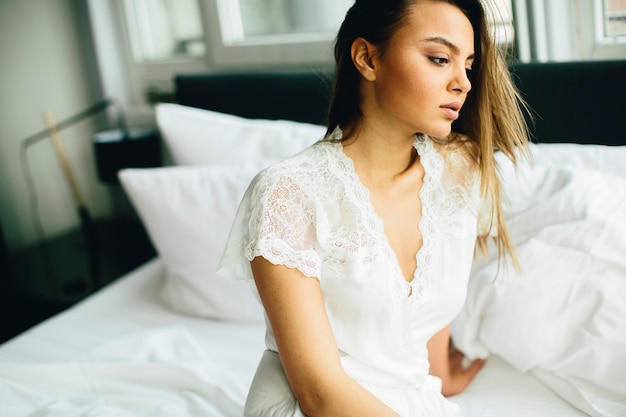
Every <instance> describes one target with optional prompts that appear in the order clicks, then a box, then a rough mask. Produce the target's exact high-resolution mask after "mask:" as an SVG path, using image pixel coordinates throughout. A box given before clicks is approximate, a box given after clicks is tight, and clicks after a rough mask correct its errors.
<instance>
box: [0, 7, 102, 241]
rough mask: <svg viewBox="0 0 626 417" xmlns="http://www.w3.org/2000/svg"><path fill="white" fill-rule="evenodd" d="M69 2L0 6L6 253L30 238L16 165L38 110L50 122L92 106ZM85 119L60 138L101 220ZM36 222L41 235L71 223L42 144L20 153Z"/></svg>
mask: <svg viewBox="0 0 626 417" xmlns="http://www.w3.org/2000/svg"><path fill="white" fill-rule="evenodd" d="M77 4H78V2H76V1H72V0H0V92H1V93H0V221H1V222H2V227H3V229H4V234H5V239H6V241H7V246H8V248H9V250H10V251H15V250H18V249H20V248H22V247H25V246H28V245H30V244H32V243H33V242H35V241H36V240H37V234H36V233H35V228H34V227H33V223H32V222H31V216H30V206H29V198H28V193H27V187H26V182H25V180H24V178H23V176H22V168H21V164H20V158H19V155H20V141H21V139H22V138H24V137H27V136H29V135H31V134H33V133H36V132H38V131H40V130H42V129H45V127H46V126H45V122H44V118H43V111H44V110H50V111H51V112H52V114H53V115H54V118H55V119H56V120H57V121H60V120H62V119H64V118H67V117H69V116H71V115H73V114H75V113H77V112H78V111H80V110H82V109H84V108H86V107H88V106H90V105H91V104H93V103H94V102H95V101H96V100H97V99H98V97H94V93H93V87H92V84H90V83H92V81H90V80H92V79H97V76H95V75H93V74H91V75H90V74H89V71H88V70H91V71H93V68H94V67H93V65H89V63H87V64H86V63H85V54H84V50H83V49H82V48H83V45H82V43H81V39H83V38H81V35H80V33H79V29H80V27H81V23H80V21H79V20H78V18H77V14H76V10H77V6H76V5H77ZM94 129H95V128H94V122H93V121H83V122H80V123H78V124H76V125H75V126H73V127H70V128H68V129H66V130H63V131H62V132H61V137H62V139H63V141H64V143H65V146H66V149H67V152H68V155H69V158H70V160H71V164H72V167H73V168H74V171H75V173H76V174H77V177H78V182H79V187H80V189H81V190H82V192H83V195H84V197H85V200H86V203H87V206H88V208H89V210H90V212H91V213H92V216H93V217H103V216H108V215H109V214H110V212H111V210H112V202H111V194H110V193H111V191H110V190H109V189H108V188H107V186H105V185H102V184H100V183H99V182H98V180H97V175H96V171H95V164H94V160H93V151H92V145H91V135H92V133H93V132H94ZM28 156H29V161H30V164H29V165H30V166H31V167H32V173H33V176H34V178H35V180H36V185H37V195H38V199H39V208H40V209H39V212H40V213H41V222H42V224H43V228H44V230H45V232H46V235H47V236H48V237H52V236H55V235H57V234H60V233H63V232H65V231H67V230H69V229H72V228H74V227H76V226H78V224H79V220H78V216H77V213H76V210H75V207H74V204H73V200H72V194H71V192H70V189H69V187H68V185H67V183H66V181H65V177H64V176H63V172H62V170H61V167H60V164H59V163H58V160H57V158H56V155H55V153H54V151H53V148H52V146H51V141H50V140H49V139H47V140H44V141H42V142H40V143H37V144H35V145H33V146H31V147H30V148H29V151H28Z"/></svg>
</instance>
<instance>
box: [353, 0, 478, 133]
mask: <svg viewBox="0 0 626 417" xmlns="http://www.w3.org/2000/svg"><path fill="white" fill-rule="evenodd" d="M378 52H379V54H378V55H375V58H374V71H375V80H374V84H373V91H374V93H373V95H374V108H373V109H370V110H372V111H373V112H375V113H372V114H370V115H368V114H365V116H366V117H382V118H383V119H382V120H383V121H387V122H390V123H393V124H392V125H389V126H397V127H399V128H400V129H403V130H404V129H406V130H407V133H410V134H413V133H418V132H419V133H425V134H427V135H430V136H434V137H439V138H443V137H446V136H447V135H448V134H449V133H450V131H451V126H452V122H453V121H454V120H456V119H457V118H458V116H459V111H460V109H461V106H462V105H463V103H464V102H465V99H466V97H467V93H468V92H469V90H470V88H471V84H470V81H469V79H468V76H467V72H468V70H471V67H472V64H473V57H474V30H473V28H472V25H471V23H470V21H469V20H468V19H467V17H466V16H465V15H464V14H463V12H462V11H461V10H460V9H458V8H457V7H456V6H454V5H451V4H448V3H444V2H438V1H417V2H416V3H415V4H414V5H413V6H411V7H410V9H409V13H408V14H407V15H406V16H405V19H404V21H403V23H402V25H401V26H400V27H399V29H398V30H397V31H396V33H395V34H394V35H393V36H392V37H391V39H390V41H389V43H388V45H387V47H386V49H385V50H384V51H382V55H381V54H380V52H381V51H378Z"/></svg>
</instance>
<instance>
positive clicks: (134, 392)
mask: <svg viewBox="0 0 626 417" xmlns="http://www.w3.org/2000/svg"><path fill="white" fill-rule="evenodd" d="M244 376H245V375H244ZM248 382H249V381H247V380H246V378H245V377H242V375H241V374H237V373H236V372H229V370H228V369H227V368H225V367H224V366H220V364H219V363H215V362H214V361H213V360H211V359H210V358H209V357H207V355H206V354H205V353H204V351H203V350H202V348H201V347H200V344H199V343H198V341H196V340H195V339H194V338H193V336H192V335H191V334H190V333H189V332H188V331H187V330H185V329H183V328H176V327H171V328H163V329H156V330H150V331H146V332H143V333H140V334H134V335H132V336H128V337H122V338H121V339H119V340H115V341H112V342H111V343H109V344H107V345H105V346H102V347H101V348H99V349H97V350H96V351H94V353H93V355H91V357H89V358H87V359H86V360H85V361H81V362H74V363H58V364H4V365H0V384H1V387H2V392H1V395H0V398H1V399H2V405H1V406H0V411H2V413H0V415H2V416H3V417H18V416H19V417H23V416H44V415H45V416H57V415H58V416H64V417H66V416H81V417H82V416H84V417H87V416H89V417H91V416H126V415H133V416H146V417H147V416H151V417H154V416H156V417H158V416H164V417H165V416H215V417H222V416H224V417H235V416H240V415H241V413H242V411H243V410H242V404H243V403H244V401H245V395H246V392H247V389H248ZM129 410H132V414H129Z"/></svg>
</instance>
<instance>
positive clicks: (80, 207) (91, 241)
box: [22, 99, 162, 293]
mask: <svg viewBox="0 0 626 417" xmlns="http://www.w3.org/2000/svg"><path fill="white" fill-rule="evenodd" d="M115 104H116V103H115V102H114V101H113V100H111V99H105V100H102V101H101V102H99V103H97V104H94V105H93V106H91V107H88V108H87V109H85V110H83V111H81V112H79V113H77V114H75V115H74V116H71V117H69V118H67V119H65V120H63V121H61V122H59V123H54V121H53V120H52V116H51V115H50V113H49V112H47V113H46V114H45V116H46V124H47V129H45V130H43V131H41V132H38V133H36V134H34V135H31V136H29V137H27V138H25V139H23V140H22V150H23V151H24V154H25V150H26V149H27V148H28V147H29V146H30V145H32V144H34V143H37V142H39V141H41V140H43V139H45V138H46V137H48V136H50V137H51V138H52V140H53V144H54V148H55V151H56V153H57V155H58V157H59V159H60V161H61V165H62V168H63V170H64V173H65V177H66V179H67V181H68V183H69V186H70V188H71V190H72V194H73V196H74V200H75V204H76V208H77V211H78V215H79V217H80V221H81V227H82V230H83V234H84V236H85V240H86V243H87V250H88V257H89V269H90V279H91V284H92V286H93V288H99V287H100V286H101V285H102V284H103V282H101V274H100V259H99V258H100V256H99V248H98V246H99V245H98V239H97V235H96V231H95V227H94V225H93V222H92V219H91V216H90V215H89V211H88V210H87V207H86V205H85V202H84V199H83V198H82V195H81V193H80V190H79V188H78V185H77V182H76V180H75V177H74V173H73V171H72V169H71V167H70V165H69V161H68V158H67V155H66V153H65V150H64V148H63V144H62V141H61V140H60V137H59V136H58V132H59V131H60V130H62V129H64V128H66V127H69V126H72V125H73V124H75V123H77V122H79V121H80V120H83V119H85V118H88V117H92V116H94V115H96V114H98V113H100V112H101V111H104V110H106V109H107V108H109V107H110V106H114V105H115ZM116 110H117V126H116V127H115V128H113V129H109V130H104V131H100V132H96V133H95V134H94V136H93V145H94V151H95V162H96V167H97V171H98V178H99V179H100V180H101V181H102V182H105V183H108V184H119V182H118V179H117V172H118V171H119V170H120V169H123V168H132V167H137V168H149V167H157V166H161V164H162V163H161V150H160V140H159V134H158V131H157V129H156V128H152V127H127V126H126V122H125V120H124V117H123V115H122V112H121V111H119V106H116ZM25 165H27V164H25ZM80 287H81V285H80V284H79V283H73V284H72V283H71V284H70V285H69V286H68V289H67V292H70V293H71V292H81V290H80V289H74V288H80Z"/></svg>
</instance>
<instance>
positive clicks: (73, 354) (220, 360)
mask: <svg viewBox="0 0 626 417" xmlns="http://www.w3.org/2000/svg"><path fill="white" fill-rule="evenodd" d="M163 279H164V267H163V264H162V262H161V261H160V260H159V259H154V260H152V261H150V262H148V263H146V264H145V265H143V266H141V267H140V268H138V269H137V270H135V271H133V272H131V273H130V274H128V275H126V276H124V277H122V278H120V279H119V280H118V281H116V282H115V283H113V284H111V285H109V286H108V287H106V288H104V289H103V290H101V291H100V292H98V293H97V294H94V295H93V296H91V297H89V298H88V299H86V300H84V301H83V302H81V303H79V304H77V305H76V306H74V307H72V308H71V309H69V310H67V311H65V312H63V313H61V314H59V315H57V316H55V317H52V318H51V319H49V320H47V321H45V322H43V323H41V324H40V325H38V326H36V327H34V328H32V329H30V330H28V331H27V332H25V333H23V334H22V335H19V336H18V337H16V338H14V339H12V340H10V341H8V342H6V343H5V344H3V345H2V346H0V416H3V417H18V416H19V417H25V416H38V417H39V416H53V417H55V416H63V417H67V416H89V417H93V416H124V417H126V416H150V417H159V416H173V415H176V416H199V415H202V416H212V417H238V416H241V414H242V408H243V402H244V401H245V395H246V392H247V389H248V386H249V383H250V381H251V379H252V376H253V373H254V371H255V369H256V365H257V363H258V360H259V359H260V357H261V354H262V351H263V348H264V344H263V343H264V327H263V325H261V324H244V323H226V322H217V321H211V320H207V319H202V318H196V317H191V316H185V315H181V314H179V313H176V312H174V311H172V310H169V309H168V308H167V307H165V305H164V304H163V303H162V301H160V297H159V295H158V291H159V288H160V286H161V284H162V281H163ZM453 400H454V401H456V402H457V403H459V404H460V405H461V408H462V410H463V416H465V417H479V416H480V417H496V416H497V417H508V416H510V417H521V416H533V417H544V416H545V417H548V416H550V417H566V416H567V417H576V416H584V415H585V414H583V413H581V412H580V411H577V410H576V409H574V408H573V407H571V406H570V405H568V404H567V403H566V402H564V401H563V400H561V399H560V398H559V397H558V396H557V395H556V394H554V393H553V392H551V391H550V390H549V389H548V388H547V387H546V386H544V385H543V384H542V383H541V382H539V381H538V380H537V379H536V378H534V377H533V376H531V375H529V374H522V373H520V372H518V371H516V370H515V369H513V368H512V367H511V366H510V365H508V364H507V363H506V362H504V361H503V360H502V359H500V358H498V357H495V356H494V357H491V358H490V359H489V360H488V362H487V364H486V365H485V368H484V369H483V370H482V371H481V372H480V374H479V375H478V376H477V378H476V380H475V381H474V382H473V383H472V385H471V386H470V387H469V388H468V390H467V391H466V392H464V393H463V394H461V395H459V396H456V397H454V398H453Z"/></svg>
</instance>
